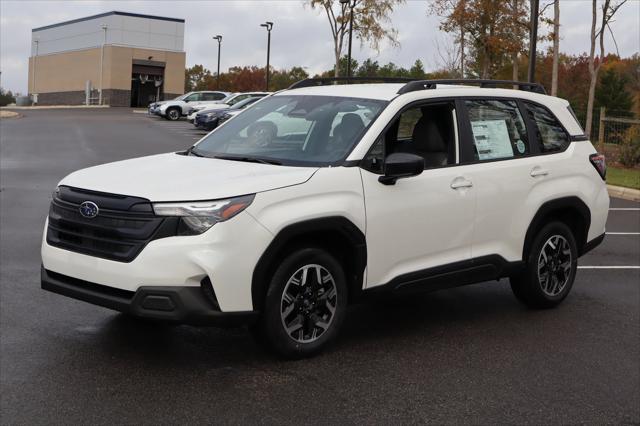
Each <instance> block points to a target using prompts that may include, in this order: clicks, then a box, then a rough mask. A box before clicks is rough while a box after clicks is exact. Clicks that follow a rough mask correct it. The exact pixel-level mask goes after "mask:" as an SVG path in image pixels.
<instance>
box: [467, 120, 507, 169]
mask: <svg viewBox="0 0 640 426" xmlns="http://www.w3.org/2000/svg"><path fill="white" fill-rule="evenodd" d="M471 128H472V130H473V138H474V139H475V143H476V149H477V150H478V159H479V160H492V159H494V158H507V157H513V148H511V140H510V139H509V130H508V129H507V123H506V122H505V121H504V120H481V121H472V122H471Z"/></svg>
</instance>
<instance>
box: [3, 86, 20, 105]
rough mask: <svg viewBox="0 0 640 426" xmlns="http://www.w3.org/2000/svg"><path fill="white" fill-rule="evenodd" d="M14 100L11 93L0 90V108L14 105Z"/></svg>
mask: <svg viewBox="0 0 640 426" xmlns="http://www.w3.org/2000/svg"><path fill="white" fill-rule="evenodd" d="M15 101H16V98H14V97H13V94H12V93H11V91H8V92H5V91H4V90H2V89H0V106H7V105H9V104H12V103H15Z"/></svg>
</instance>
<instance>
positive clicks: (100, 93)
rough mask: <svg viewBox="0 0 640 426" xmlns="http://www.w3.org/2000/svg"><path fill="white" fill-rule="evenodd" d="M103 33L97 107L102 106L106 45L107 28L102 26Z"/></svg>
mask: <svg viewBox="0 0 640 426" xmlns="http://www.w3.org/2000/svg"><path fill="white" fill-rule="evenodd" d="M100 28H102V30H103V31H104V38H103V40H102V49H101V51H100V92H99V93H98V105H102V87H103V86H102V74H103V68H104V45H105V44H106V43H107V26H106V25H105V24H102V26H101V27H100Z"/></svg>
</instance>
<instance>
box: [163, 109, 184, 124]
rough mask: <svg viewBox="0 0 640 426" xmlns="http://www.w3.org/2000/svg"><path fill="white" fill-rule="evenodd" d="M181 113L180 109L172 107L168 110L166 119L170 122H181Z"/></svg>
mask: <svg viewBox="0 0 640 426" xmlns="http://www.w3.org/2000/svg"><path fill="white" fill-rule="evenodd" d="M181 115H182V114H181V112H180V108H178V107H171V108H169V109H167V112H166V115H165V118H166V119H167V120H169V121H176V120H180V116H181Z"/></svg>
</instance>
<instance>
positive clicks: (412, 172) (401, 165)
mask: <svg viewBox="0 0 640 426" xmlns="http://www.w3.org/2000/svg"><path fill="white" fill-rule="evenodd" d="M423 170H424V158H422V157H421V156H419V155H415V154H411V153H407V152H395V153H393V154H390V155H389V156H388V157H387V158H386V159H385V161H384V175H383V176H380V177H379V178H378V181H379V182H380V183H382V184H383V185H394V184H395V183H396V181H397V180H398V179H402V178H408V177H411V176H418V175H419V174H420V173H422V172H423Z"/></svg>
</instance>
